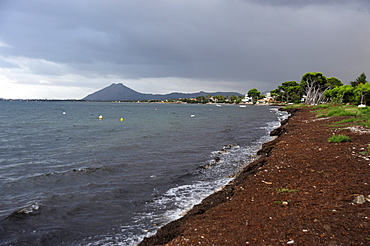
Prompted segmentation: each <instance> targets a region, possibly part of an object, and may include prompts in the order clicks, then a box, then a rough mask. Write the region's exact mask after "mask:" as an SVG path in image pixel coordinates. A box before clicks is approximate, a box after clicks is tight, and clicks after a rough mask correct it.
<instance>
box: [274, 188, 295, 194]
mask: <svg viewBox="0 0 370 246" xmlns="http://www.w3.org/2000/svg"><path fill="white" fill-rule="evenodd" d="M298 191H299V190H292V189H286V188H281V189H276V192H277V193H279V194H280V193H293V192H298Z"/></svg>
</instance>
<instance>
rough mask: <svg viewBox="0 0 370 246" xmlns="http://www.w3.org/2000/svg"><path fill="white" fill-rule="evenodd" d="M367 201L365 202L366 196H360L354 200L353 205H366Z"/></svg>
mask: <svg viewBox="0 0 370 246" xmlns="http://www.w3.org/2000/svg"><path fill="white" fill-rule="evenodd" d="M365 202H366V201H365V197H364V195H359V196H357V197H356V198H355V199H354V200H353V203H354V204H364V203H365Z"/></svg>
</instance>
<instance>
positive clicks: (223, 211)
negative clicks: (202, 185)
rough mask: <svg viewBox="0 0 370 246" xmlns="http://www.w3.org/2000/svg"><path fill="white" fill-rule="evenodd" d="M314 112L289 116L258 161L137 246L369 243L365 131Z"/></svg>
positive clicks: (368, 139) (368, 140)
mask: <svg viewBox="0 0 370 246" xmlns="http://www.w3.org/2000/svg"><path fill="white" fill-rule="evenodd" d="M312 110H313V109H312V108H308V107H307V108H300V109H293V110H290V113H291V117H290V118H289V119H287V120H286V121H284V122H283V123H282V125H281V127H279V128H278V129H276V130H274V131H273V132H272V133H271V134H272V135H275V136H277V137H276V138H275V139H274V140H272V141H270V142H268V143H266V144H264V145H263V147H262V149H261V150H260V151H259V155H260V158H259V159H257V160H256V161H254V162H252V163H250V164H249V165H248V166H247V167H246V168H244V170H242V171H241V172H240V173H239V174H238V175H237V177H236V178H235V179H234V180H233V181H232V182H231V183H230V184H228V185H227V186H225V187H224V188H223V189H222V190H220V191H218V192H216V193H214V194H213V195H211V196H209V197H207V198H206V199H204V200H203V201H202V203H200V204H199V205H196V206H194V207H193V209H191V210H190V211H189V212H188V213H187V214H186V215H184V216H183V217H182V218H180V219H178V220H176V221H173V222H171V223H169V224H167V225H166V226H164V227H162V228H161V229H160V230H159V231H158V232H157V234H155V235H154V236H152V237H149V238H146V239H144V240H143V241H142V242H141V243H140V244H139V245H141V246H143V245H370V203H369V202H368V201H367V199H368V198H369V197H368V196H369V195H370V187H369V186H370V179H369V173H370V155H369V154H368V153H367V151H368V145H369V144H370V133H369V131H367V130H366V129H362V128H347V129H343V128H336V127H332V124H333V122H336V121H339V120H341V119H344V118H346V117H331V118H318V117H316V115H315V114H314V113H313V112H312ZM333 134H344V135H347V136H349V137H350V138H351V141H348V142H342V143H330V142H328V138H329V137H330V136H332V135H333ZM363 198H365V199H363Z"/></svg>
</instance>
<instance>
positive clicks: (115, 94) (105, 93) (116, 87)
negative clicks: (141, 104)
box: [82, 83, 244, 101]
mask: <svg viewBox="0 0 370 246" xmlns="http://www.w3.org/2000/svg"><path fill="white" fill-rule="evenodd" d="M207 95H211V96H217V95H223V96H229V97H231V96H232V95H235V96H244V95H242V94H240V93H237V92H212V93H209V92H204V91H200V92H198V93H177V92H175V93H170V94H165V95H161V94H144V93H140V92H137V91H135V90H133V89H130V88H128V87H127V86H125V85H123V84H122V83H119V84H114V83H113V84H111V85H110V86H108V87H105V88H103V89H101V90H99V91H96V92H94V93H92V94H90V95H88V96H86V97H84V98H83V99H82V100H86V101H136V100H169V99H179V98H196V97H199V96H207Z"/></svg>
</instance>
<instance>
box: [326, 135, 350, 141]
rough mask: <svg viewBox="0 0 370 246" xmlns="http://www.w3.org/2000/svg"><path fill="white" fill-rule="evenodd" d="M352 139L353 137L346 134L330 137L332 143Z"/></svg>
mask: <svg viewBox="0 0 370 246" xmlns="http://www.w3.org/2000/svg"><path fill="white" fill-rule="evenodd" d="M350 140H351V138H350V137H348V136H346V135H333V136H331V137H330V138H329V139H328V141H329V142H331V143H341V142H346V141H350Z"/></svg>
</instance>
